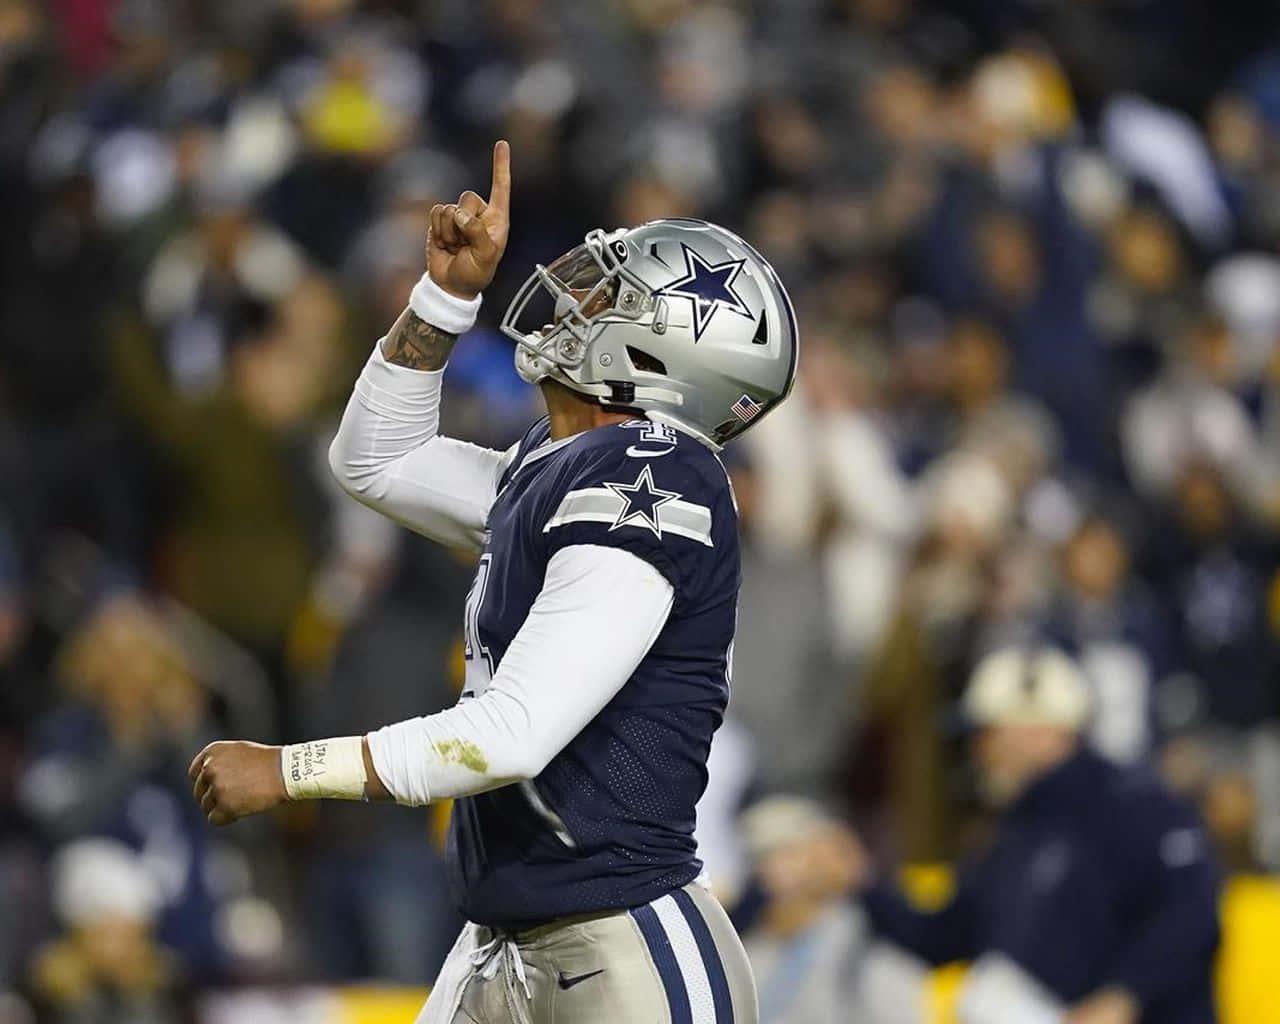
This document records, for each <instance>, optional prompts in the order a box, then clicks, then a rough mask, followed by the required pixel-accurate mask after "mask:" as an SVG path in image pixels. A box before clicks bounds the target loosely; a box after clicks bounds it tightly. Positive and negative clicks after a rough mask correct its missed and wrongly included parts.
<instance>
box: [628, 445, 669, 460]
mask: <svg viewBox="0 0 1280 1024" xmlns="http://www.w3.org/2000/svg"><path fill="white" fill-rule="evenodd" d="M675 450H676V446H675V445H672V446H671V447H670V448H663V449H662V450H661V451H656V452H655V451H648V450H646V449H644V448H637V447H636V446H635V445H628V446H627V454H628V455H630V456H631V457H632V458H633V459H656V458H657V457H658V456H660V455H667V454H669V453H670V452H673V451H675Z"/></svg>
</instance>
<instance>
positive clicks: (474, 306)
mask: <svg viewBox="0 0 1280 1024" xmlns="http://www.w3.org/2000/svg"><path fill="white" fill-rule="evenodd" d="M480 298H481V297H480V296H479V295H477V296H476V297H475V298H474V299H460V298H458V296H456V295H450V294H449V293H448V292H447V291H445V290H444V289H443V288H441V287H440V286H439V285H438V284H436V283H435V282H434V281H433V280H431V278H430V277H429V276H428V275H426V274H423V275H422V276H421V277H420V278H418V283H417V284H415V285H414V286H413V291H411V292H410V293H409V308H410V309H411V310H413V312H414V313H415V314H416V315H417V317H418V319H420V320H424V321H426V322H427V323H429V324H430V325H431V326H432V327H439V328H440V330H442V331H447V332H448V333H449V334H466V333H467V331H469V330H471V328H472V327H473V326H475V322H476V314H477V313H479V312H480Z"/></svg>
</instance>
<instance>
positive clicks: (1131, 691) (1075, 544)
mask: <svg viewBox="0 0 1280 1024" xmlns="http://www.w3.org/2000/svg"><path fill="white" fill-rule="evenodd" d="M1061 557H1062V585H1061V587H1060V588H1059V592H1058V594H1057V596H1056V599H1055V600H1054V603H1053V605H1052V606H1051V608H1050V610H1049V613H1048V621H1047V622H1046V624H1045V630H1044V632H1045V635H1046V636H1049V637H1052V638H1053V639H1055V640H1056V641H1057V642H1058V643H1059V644H1061V645H1062V646H1063V647H1064V648H1066V649H1067V650H1069V651H1071V652H1072V653H1073V654H1074V655H1075V657H1076V659H1077V660H1078V661H1079V663H1080V668H1081V670H1082V672H1083V673H1084V676H1085V678H1086V679H1087V680H1088V682H1089V687H1090V690H1091V691H1092V697H1093V716H1092V718H1091V720H1090V722H1089V725H1088V728H1087V729H1086V736H1087V737H1088V740H1089V743H1090V745H1091V746H1092V747H1093V748H1094V749H1095V750H1096V751H1098V752H1099V753H1101V754H1104V755H1105V756H1106V757H1108V758H1110V759H1111V760H1113V761H1117V762H1120V763H1122V764H1132V763H1135V762H1138V761H1140V760H1144V759H1146V758H1147V757H1148V756H1149V755H1150V753H1151V749H1152V746H1153V743H1154V741H1155V730H1156V729H1157V728H1158V725H1159V723H1158V721H1157V714H1158V704H1159V695H1158V693H1157V688H1158V686H1159V684H1160V683H1161V682H1162V680H1163V679H1164V678H1165V676H1166V674H1167V673H1169V672H1170V671H1171V670H1172V668H1173V666H1174V665H1175V664H1177V660H1176V658H1175V656H1174V651H1173V649H1172V644H1173V640H1172V638H1171V636H1170V635H1169V632H1168V626H1167V623H1165V622H1164V621H1163V620H1162V619H1161V616H1160V609H1159V607H1158V605H1157V604H1156V602H1155V601H1154V600H1153V598H1152V595H1151V594H1150V593H1148V592H1147V591H1146V590H1145V588H1144V587H1143V586H1142V584H1141V583H1140V582H1138V581H1136V580H1134V579H1133V577H1132V575H1131V573H1130V565H1131V554H1130V551H1129V546H1128V544H1127V543H1126V541H1125V539H1124V537H1123V536H1122V534H1121V533H1120V531H1119V530H1118V529H1117V528H1116V527H1115V526H1114V525H1113V524H1112V523H1110V522H1108V521H1107V520H1106V519H1105V518H1103V517H1101V516H1092V517H1087V518H1086V519H1085V520H1084V521H1082V522H1081V523H1080V524H1079V525H1078V526H1077V527H1076V529H1075V531H1074V533H1073V534H1072V536H1071V538H1070V539H1069V540H1068V541H1067V543H1066V544H1065V545H1064V547H1063V549H1062V556H1061Z"/></svg>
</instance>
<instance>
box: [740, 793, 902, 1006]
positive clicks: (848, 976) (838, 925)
mask: <svg viewBox="0 0 1280 1024" xmlns="http://www.w3.org/2000/svg"><path fill="white" fill-rule="evenodd" d="M742 828H743V835H744V839H745V841H746V845H747V849H748V851H749V853H750V855H751V858H752V861H753V864H754V869H755V875H756V878H757V879H758V881H759V885H760V887H761V889H762V896H763V901H764V905H763V907H762V909H761V910H760V916H759V920H758V922H757V923H756V924H755V926H754V927H753V928H752V929H751V930H750V931H748V932H747V933H746V935H745V937H744V939H743V941H744V944H745V945H746V948H747V955H748V956H749V957H750V958H751V967H752V970H753V971H754V972H755V975H756V985H757V987H758V990H759V999H760V1020H761V1022H762V1024H819V1022H825V1021H832V1020H842V1019H847V1020H858V1021H862V1022H865V1024H889V1022H890V1021H893V1022H896V1024H912V1022H923V1021H924V1020H925V1019H926V1018H925V996H924V989H923V975H924V972H923V969H922V968H921V967H920V966H918V965H916V964H913V963H911V962H910V961H908V960H907V959H906V958H904V957H902V956H901V955H900V954H897V953H896V952H895V951H893V950H892V949H890V948H889V947H887V946H885V945H884V944H883V943H878V942H875V941H874V940H873V938H872V937H871V936H870V935H869V934H868V926H867V921H866V918H865V916H864V915H863V913H862V912H861V911H860V910H859V909H858V908H857V907H855V906H854V905H853V904H852V903H851V902H849V900H848V899H847V895H848V893H849V891H850V889H851V888H852V886H853V884H854V882H855V881H856V879H857V877H858V874H859V871H860V870H861V869H862V862H861V860H860V858H861V856H862V855H861V852H860V851H859V850H858V847H857V844H856V841H855V840H854V838H853V835H852V833H851V832H850V831H849V830H848V829H847V828H846V827H845V826H843V825H841V824H840V823H839V822H838V821H837V820H836V819H834V818H832V817H830V816H829V815H828V814H826V812H824V811H823V809H822V807H821V805H820V804H817V803H815V802H813V801H809V800H805V799H802V798H799V797H786V796H775V797H771V798H769V799H766V800H763V801H761V802H760V803H757V804H755V805H754V806H752V807H751V808H750V809H749V810H748V811H747V812H746V813H745V814H744V815H743V818H742Z"/></svg>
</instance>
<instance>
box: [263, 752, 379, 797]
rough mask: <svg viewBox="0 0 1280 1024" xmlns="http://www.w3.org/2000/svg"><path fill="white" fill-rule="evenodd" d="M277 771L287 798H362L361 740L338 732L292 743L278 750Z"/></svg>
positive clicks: (366, 778)
mask: <svg viewBox="0 0 1280 1024" xmlns="http://www.w3.org/2000/svg"><path fill="white" fill-rule="evenodd" d="M280 771H281V774H282V775H284V790H285V792H286V793H288V794H289V799H290V800H322V799H332V800H364V799H367V797H366V794H365V783H366V782H368V781H369V778H368V775H366V773H365V770H364V742H363V740H362V738H361V737H359V736H338V737H335V738H334V739H328V740H312V741H311V742H309V743H293V744H290V745H289V746H286V747H282V748H281V750H280Z"/></svg>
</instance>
